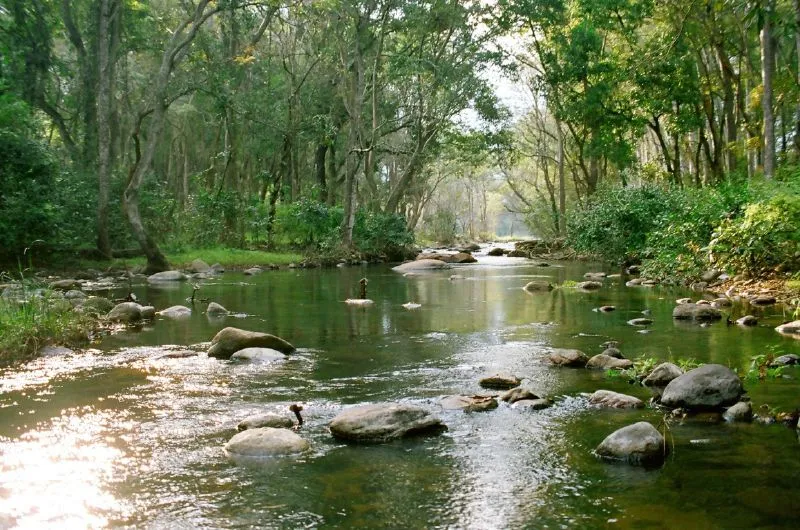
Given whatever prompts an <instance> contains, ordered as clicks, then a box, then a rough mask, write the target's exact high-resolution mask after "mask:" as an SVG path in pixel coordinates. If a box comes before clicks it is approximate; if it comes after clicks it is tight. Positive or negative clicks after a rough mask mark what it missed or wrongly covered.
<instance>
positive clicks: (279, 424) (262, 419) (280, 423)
mask: <svg viewBox="0 0 800 530" xmlns="http://www.w3.org/2000/svg"><path fill="white" fill-rule="evenodd" d="M293 425H294V421H293V420H292V419H291V418H289V417H287V416H281V415H280V414H274V413H271V412H268V413H266V414H257V415H255V416H250V417H247V418H245V419H243V420H242V421H240V422H239V424H238V425H237V426H236V428H237V429H238V430H239V431H246V430H247V429H260V428H263V427H272V428H273V429H290V428H291V427H292V426H293Z"/></svg>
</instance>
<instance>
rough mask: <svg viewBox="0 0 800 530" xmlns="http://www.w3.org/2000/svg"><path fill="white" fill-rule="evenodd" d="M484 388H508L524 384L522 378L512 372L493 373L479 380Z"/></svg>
mask: <svg viewBox="0 0 800 530" xmlns="http://www.w3.org/2000/svg"><path fill="white" fill-rule="evenodd" d="M478 384H479V385H481V386H482V387H483V388H490V389H495V390H508V389H509V388H514V387H517V386H519V385H520V384H522V380H521V379H520V378H519V377H517V376H515V375H511V374H492V375H490V376H487V377H484V378H483V379H481V380H480V381H479V382H478Z"/></svg>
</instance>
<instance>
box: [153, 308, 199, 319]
mask: <svg viewBox="0 0 800 530" xmlns="http://www.w3.org/2000/svg"><path fill="white" fill-rule="evenodd" d="M158 314H159V315H160V316H162V317H165V318H174V319H181V318H189V317H190V316H192V310H191V309H189V308H188V307H186V306H185V305H174V306H172V307H168V308H166V309H162V310H161V311H159V312H158Z"/></svg>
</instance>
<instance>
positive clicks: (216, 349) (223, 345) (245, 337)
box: [208, 327, 295, 359]
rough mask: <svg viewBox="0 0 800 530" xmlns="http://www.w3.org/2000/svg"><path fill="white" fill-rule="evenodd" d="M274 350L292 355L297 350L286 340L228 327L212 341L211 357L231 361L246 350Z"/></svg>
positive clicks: (209, 353) (209, 351) (209, 352)
mask: <svg viewBox="0 0 800 530" xmlns="http://www.w3.org/2000/svg"><path fill="white" fill-rule="evenodd" d="M253 347H255V348H272V349H273V350H278V351H279V352H281V353H292V352H293V351H294V350H295V348H294V346H292V345H291V344H289V343H288V342H286V341H285V340H283V339H282V338H280V337H276V336H274V335H269V334H268V333H259V332H257V331H245V330H243V329H238V328H233V327H228V328H225V329H223V330H221V331H220V332H219V333H217V334H216V335H214V338H213V339H211V348H210V349H209V350H208V356H209V357H216V358H218V359H229V358H230V357H231V355H233V354H234V353H236V352H237V351H239V350H243V349H245V348H253Z"/></svg>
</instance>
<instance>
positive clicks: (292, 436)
mask: <svg viewBox="0 0 800 530" xmlns="http://www.w3.org/2000/svg"><path fill="white" fill-rule="evenodd" d="M309 447H311V445H310V444H309V443H308V442H307V441H306V440H304V439H302V438H300V436H298V435H297V434H296V433H294V432H292V431H290V430H289V429H275V428H273V427H260V428H257V429H247V430H244V431H242V432H239V433H237V434H235V435H234V436H233V438H231V439H230V440H228V443H226V444H225V451H226V452H227V453H228V455H229V456H232V457H237V456H243V457H251V458H252V457H268V456H282V455H290V454H295V453H302V452H303V451H307V450H308V449H309Z"/></svg>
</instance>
